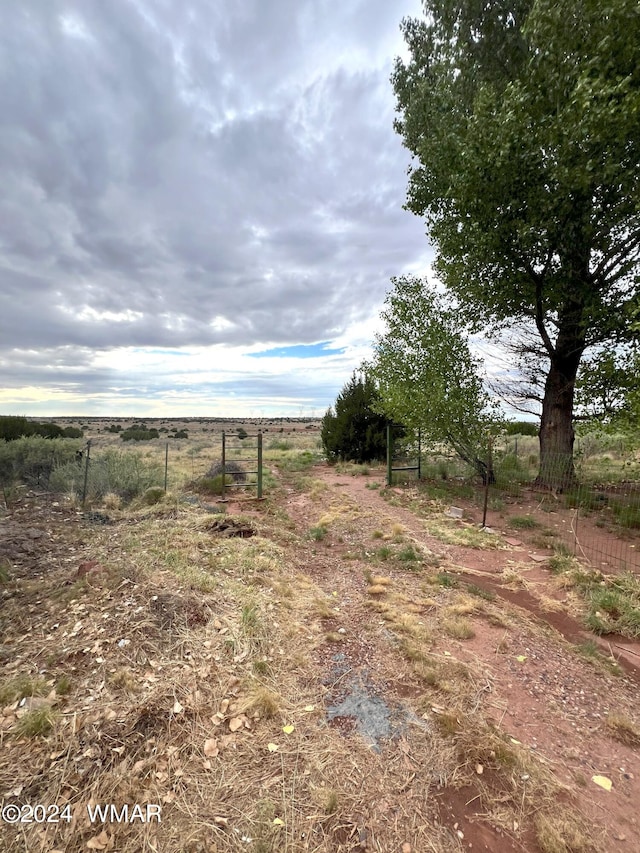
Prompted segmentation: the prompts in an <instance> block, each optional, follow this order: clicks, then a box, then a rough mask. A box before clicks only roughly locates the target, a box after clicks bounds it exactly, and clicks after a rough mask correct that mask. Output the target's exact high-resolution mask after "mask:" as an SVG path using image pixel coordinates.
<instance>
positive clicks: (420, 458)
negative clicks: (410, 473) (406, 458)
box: [418, 428, 422, 480]
mask: <svg viewBox="0 0 640 853" xmlns="http://www.w3.org/2000/svg"><path fill="white" fill-rule="evenodd" d="M421 465H422V430H421V429H420V428H418V480H421V479H422V468H421V467H420V466H421Z"/></svg>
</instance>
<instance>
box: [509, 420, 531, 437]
mask: <svg viewBox="0 0 640 853" xmlns="http://www.w3.org/2000/svg"><path fill="white" fill-rule="evenodd" d="M507 435H538V427H537V425H536V424H534V423H532V422H531V421H512V422H511V423H508V424H507Z"/></svg>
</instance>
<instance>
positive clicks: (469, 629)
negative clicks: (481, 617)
mask: <svg viewBox="0 0 640 853" xmlns="http://www.w3.org/2000/svg"><path fill="white" fill-rule="evenodd" d="M442 627H443V629H444V631H445V633H446V634H448V635H449V636H450V637H454V638H455V639H456V640H470V639H471V638H472V637H475V635H476V632H475V631H474V629H473V625H472V624H471V622H469V620H468V619H461V618H455V619H445V620H443V623H442Z"/></svg>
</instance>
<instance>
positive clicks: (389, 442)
mask: <svg viewBox="0 0 640 853" xmlns="http://www.w3.org/2000/svg"><path fill="white" fill-rule="evenodd" d="M392 459H393V448H392V436H391V424H387V486H390V485H391V466H392Z"/></svg>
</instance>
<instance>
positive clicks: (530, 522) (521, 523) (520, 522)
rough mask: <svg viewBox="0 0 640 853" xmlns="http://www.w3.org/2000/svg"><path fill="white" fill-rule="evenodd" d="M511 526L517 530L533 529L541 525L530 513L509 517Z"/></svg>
mask: <svg viewBox="0 0 640 853" xmlns="http://www.w3.org/2000/svg"><path fill="white" fill-rule="evenodd" d="M509 526H510V527H515V528H516V529H517V530H533V529H534V528H535V527H540V522H539V521H536V519H535V518H532V516H530V515H513V516H511V518H510V519H509Z"/></svg>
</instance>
